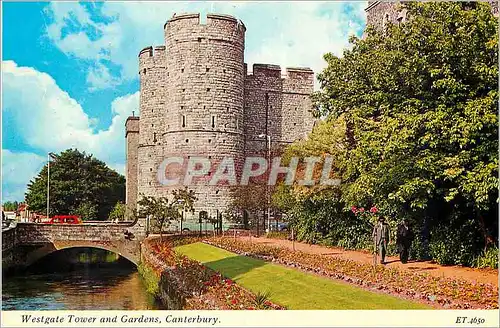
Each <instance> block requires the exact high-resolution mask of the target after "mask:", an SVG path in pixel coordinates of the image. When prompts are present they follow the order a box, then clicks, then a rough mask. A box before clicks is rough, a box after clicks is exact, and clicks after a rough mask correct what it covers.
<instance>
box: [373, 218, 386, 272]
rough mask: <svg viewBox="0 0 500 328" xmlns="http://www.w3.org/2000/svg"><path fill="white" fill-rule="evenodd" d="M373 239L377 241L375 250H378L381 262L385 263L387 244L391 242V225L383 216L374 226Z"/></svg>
mask: <svg viewBox="0 0 500 328" xmlns="http://www.w3.org/2000/svg"><path fill="white" fill-rule="evenodd" d="M372 239H373V242H374V243H375V248H376V249H375V252H376V251H377V250H378V252H379V256H380V264H385V254H386V253H387V244H389V242H390V239H389V225H388V224H387V223H386V222H385V218H384V217H383V216H381V217H379V218H378V223H377V224H376V225H375V227H373V232H372Z"/></svg>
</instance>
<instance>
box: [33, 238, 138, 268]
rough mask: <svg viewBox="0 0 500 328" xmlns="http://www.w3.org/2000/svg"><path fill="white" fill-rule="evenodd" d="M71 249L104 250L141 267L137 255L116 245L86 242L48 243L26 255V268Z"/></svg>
mask: <svg viewBox="0 0 500 328" xmlns="http://www.w3.org/2000/svg"><path fill="white" fill-rule="evenodd" d="M71 248H97V249H103V250H106V251H109V252H112V253H115V254H118V255H119V256H121V257H124V258H125V259H127V260H128V261H129V262H131V263H133V264H134V265H135V266H138V265H139V258H138V256H137V255H135V254H131V253H129V252H128V251H126V250H123V249H122V248H120V247H119V246H115V245H102V244H99V243H92V242H86V241H81V242H67V241H65V242H57V241H55V242H50V243H46V244H45V245H43V246H41V247H38V248H37V249H35V250H33V251H31V252H29V253H27V254H26V261H25V263H24V264H25V266H26V267H28V266H31V265H32V264H34V263H36V262H37V261H38V260H40V259H42V258H44V257H46V256H48V255H50V254H52V253H55V252H58V251H62V250H65V249H71Z"/></svg>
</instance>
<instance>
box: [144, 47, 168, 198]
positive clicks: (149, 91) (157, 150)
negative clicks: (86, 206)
mask: <svg viewBox="0 0 500 328" xmlns="http://www.w3.org/2000/svg"><path fill="white" fill-rule="evenodd" d="M139 78H140V100H139V110H140V120H139V130H140V133H139V145H138V151H137V153H138V163H139V165H138V168H137V185H138V188H137V192H138V197H137V200H140V199H141V195H155V191H156V189H157V187H158V183H157V181H156V179H155V177H156V176H155V175H154V172H156V168H157V167H158V162H159V161H161V160H162V145H161V142H160V141H161V135H162V133H163V132H164V126H165V124H164V118H165V109H166V97H167V95H166V92H165V90H166V88H165V86H166V81H167V70H166V63H165V46H156V47H154V48H153V47H146V48H144V49H142V50H141V51H140V52H139Z"/></svg>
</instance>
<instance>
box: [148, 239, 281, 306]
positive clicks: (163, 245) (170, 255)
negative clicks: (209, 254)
mask: <svg viewBox="0 0 500 328" xmlns="http://www.w3.org/2000/svg"><path fill="white" fill-rule="evenodd" d="M197 241H200V239H199V238H196V237H182V236H175V237H173V236H172V237H168V238H164V239H162V240H160V239H153V240H146V241H145V246H146V252H144V259H145V260H146V261H147V263H148V264H149V266H150V267H151V268H152V269H153V270H154V271H155V273H156V275H157V277H158V278H159V285H160V286H159V287H160V288H159V293H160V294H161V293H163V295H159V296H160V298H162V299H163V300H168V302H169V303H171V304H167V306H168V307H169V308H182V309H189V310H202V309H204V310H255V309H271V310H273V309H275V310H282V309H284V307H282V306H279V305H277V304H274V303H272V302H270V301H268V300H261V299H262V298H261V297H259V296H258V295H254V294H252V293H250V292H249V291H247V290H246V289H244V288H242V287H240V286H238V285H237V284H235V283H234V282H233V281H232V280H230V279H226V278H224V277H223V276H222V275H221V274H219V273H217V272H215V271H213V270H211V269H210V268H208V267H206V266H204V265H203V264H201V263H199V262H197V261H194V260H191V259H189V258H187V257H186V256H183V255H180V254H177V253H176V252H175V251H174V249H173V248H174V247H176V246H180V245H183V244H190V243H194V242H197ZM162 296H163V297H162Z"/></svg>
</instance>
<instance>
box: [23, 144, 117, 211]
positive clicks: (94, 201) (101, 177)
mask: <svg viewBox="0 0 500 328" xmlns="http://www.w3.org/2000/svg"><path fill="white" fill-rule="evenodd" d="M124 199H125V178H124V177H123V176H122V175H120V174H118V173H117V172H115V171H114V170H112V169H110V168H109V167H107V166H106V164H105V163H104V162H102V161H100V160H98V159H96V158H94V157H93V156H92V155H87V154H86V153H85V152H80V151H78V150H77V149H68V150H66V151H63V152H61V153H60V154H59V155H56V156H55V158H54V159H53V160H51V162H50V215H56V214H78V215H81V216H82V217H83V218H84V219H95V220H105V219H107V218H108V216H109V213H110V212H111V210H112V209H113V207H114V206H115V204H116V203H117V202H118V201H124ZM26 202H27V203H28V205H29V208H30V210H31V211H34V212H38V213H45V211H46V206H47V166H45V167H43V168H42V170H41V171H40V172H39V173H38V175H37V176H36V177H35V178H34V179H32V180H31V181H30V183H29V184H28V190H27V192H26Z"/></svg>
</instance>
